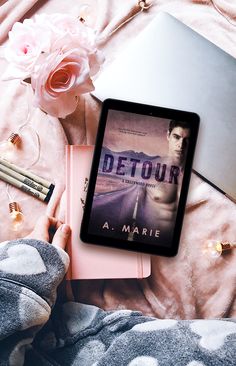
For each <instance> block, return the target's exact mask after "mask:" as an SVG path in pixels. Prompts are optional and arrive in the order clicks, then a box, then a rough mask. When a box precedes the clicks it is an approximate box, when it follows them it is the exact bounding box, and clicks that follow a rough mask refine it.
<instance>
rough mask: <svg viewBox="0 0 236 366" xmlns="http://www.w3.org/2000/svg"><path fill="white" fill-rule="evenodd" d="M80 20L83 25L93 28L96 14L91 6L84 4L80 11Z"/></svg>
mask: <svg viewBox="0 0 236 366" xmlns="http://www.w3.org/2000/svg"><path fill="white" fill-rule="evenodd" d="M79 20H80V21H81V22H82V23H86V24H87V25H90V26H92V25H93V23H94V21H95V14H94V11H93V8H92V6H91V5H88V4H84V5H82V6H81V8H80V10H79Z"/></svg>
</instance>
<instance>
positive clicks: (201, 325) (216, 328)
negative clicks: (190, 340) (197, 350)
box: [190, 320, 236, 351]
mask: <svg viewBox="0 0 236 366" xmlns="http://www.w3.org/2000/svg"><path fill="white" fill-rule="evenodd" d="M190 328H191V330H192V331H193V332H194V333H197V334H198V335H199V336H201V337H202V338H201V340H200V342H199V343H200V345H201V346H202V347H204V348H206V349H208V350H209V351H215V350H217V349H218V348H220V347H221V346H223V344H224V342H225V338H226V337H227V336H228V335H230V334H233V333H236V324H235V323H233V322H229V321H222V320H208V321H206V320H197V321H195V322H194V323H192V324H191V325H190Z"/></svg>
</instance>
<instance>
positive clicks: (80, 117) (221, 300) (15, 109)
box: [0, 0, 236, 319]
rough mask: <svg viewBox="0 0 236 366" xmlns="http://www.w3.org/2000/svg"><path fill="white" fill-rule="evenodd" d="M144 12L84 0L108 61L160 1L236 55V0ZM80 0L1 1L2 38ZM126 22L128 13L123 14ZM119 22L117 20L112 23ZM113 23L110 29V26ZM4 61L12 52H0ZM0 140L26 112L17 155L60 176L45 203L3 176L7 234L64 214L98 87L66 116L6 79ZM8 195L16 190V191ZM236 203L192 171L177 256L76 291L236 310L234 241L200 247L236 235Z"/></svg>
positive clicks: (0, 228)
mask: <svg viewBox="0 0 236 366" xmlns="http://www.w3.org/2000/svg"><path fill="white" fill-rule="evenodd" d="M152 3H153V4H152V6H151V7H150V9H149V10H148V11H143V12H142V13H138V14H137V15H136V16H134V17H133V19H132V20H130V21H127V22H126V20H127V19H128V18H129V17H131V16H133V15H135V14H136V13H137V9H138V7H137V1H134V0H122V1H115V0H109V1H108V0H89V1H88V0H86V4H90V5H91V14H90V23H91V25H94V27H95V28H96V29H97V31H98V33H99V35H100V47H101V49H102V50H103V51H104V54H105V57H106V61H105V63H104V66H103V68H104V69H105V68H106V66H107V65H108V64H109V63H110V62H112V60H113V59H114V58H115V57H116V55H117V54H119V52H120V50H122V48H123V47H124V46H126V45H127V44H128V42H130V41H131V40H132V38H133V37H135V36H136V35H137V34H138V33H139V32H141V31H142V29H144V28H145V26H146V25H147V24H148V23H149V22H150V21H151V20H152V19H153V18H154V17H155V15H156V14H157V13H158V12H159V11H167V12H169V13H171V14H172V15H174V16H175V17H177V18H178V19H180V20H181V21H183V22H184V23H185V24H187V25H189V26H190V27H192V28H193V29H195V30H196V31H198V32H199V33H200V34H202V35H203V36H205V37H206V38H208V39H209V40H211V41H212V42H213V43H215V44H217V45H218V46H219V47H221V48H223V49H224V50H225V51H226V52H228V53H230V54H231V55H233V56H234V57H236V47H235V44H236V42H235V41H236V32H235V23H236V5H235V4H234V2H232V1H231V0H214V3H213V2H212V1H210V0H205V1H204V0H159V1H153V2H152ZM81 5H83V2H82V1H81V0H80V1H77V2H76V3H75V2H74V1H73V0H68V1H66V2H65V1H63V0H50V1H40V0H38V1H37V0H34V1H27V0H22V1H21V2H19V1H17V0H12V1H0V22H1V24H0V42H1V49H0V52H1V53H2V48H3V47H4V45H5V44H6V42H7V33H8V31H9V30H10V29H11V27H12V25H13V23H14V22H15V21H17V20H20V19H23V18H25V17H32V16H33V15H34V14H35V13H37V14H40V13H45V12H46V13H53V12H64V13H68V14H73V15H74V14H78V15H79V9H80V6H81ZM124 22H125V24H123V25H122V23H124ZM119 25H122V26H121V27H120V28H119V30H118V31H117V32H115V33H112V32H113V30H114V29H115V28H116V27H118V26H119ZM111 33H112V34H111ZM0 68H1V71H2V72H3V71H4V70H5V69H6V62H5V61H4V59H2V58H1V59H0ZM0 96H1V97H0V111H1V130H0V141H3V140H4V139H6V138H7V137H8V136H9V135H10V133H11V132H16V131H17V130H18V128H19V126H20V125H22V124H23V123H24V122H25V121H26V120H27V121H28V123H27V125H26V126H25V128H24V129H23V130H22V131H21V135H22V144H21V146H20V147H19V148H18V150H17V154H15V155H14V161H15V162H16V163H17V164H19V165H22V166H24V167H26V168H29V169H30V170H32V171H33V172H35V173H37V174H39V175H42V176H43V177H44V178H46V179H48V180H50V181H52V182H54V183H55V184H56V189H55V192H54V194H53V196H52V198H51V200H50V203H49V204H48V205H45V204H44V203H42V202H40V201H37V200H35V199H34V198H32V197H30V196H27V195H26V194H24V193H22V192H20V191H19V190H16V189H15V188H13V187H7V186H6V184H5V183H3V182H0V200H1V206H0V215H1V221H0V241H3V240H9V239H13V238H16V237H22V236H24V235H26V234H28V233H29V231H31V230H32V228H33V226H34V223H35V221H36V219H37V217H38V216H39V215H40V214H42V213H45V212H46V213H47V214H49V215H56V216H58V217H59V218H60V219H63V218H64V214H65V205H64V199H63V192H64V187H65V176H64V167H65V154H64V146H65V144H67V143H70V144H84V143H88V144H93V143H94V141H95V136H96V129H97V121H98V116H99V112H100V108H101V105H100V103H99V102H97V101H96V100H95V99H94V98H93V97H92V96H91V95H86V96H84V97H81V98H80V100H79V103H78V107H77V109H76V111H75V112H74V113H73V114H71V115H70V116H68V117H67V118H66V119H64V120H58V119H57V118H54V117H50V116H48V115H46V114H45V113H43V112H42V111H40V110H38V109H34V108H32V106H31V105H32V103H31V101H32V95H31V93H30V91H29V90H28V91H27V88H26V86H24V85H21V84H19V82H17V81H10V82H3V81H0ZM9 195H10V197H9ZM9 199H12V200H16V201H18V202H19V203H20V205H21V208H22V211H23V213H24V215H25V224H24V226H23V227H22V229H21V231H20V232H18V233H15V232H14V231H12V227H11V221H10V218H9V215H8V213H7V211H8V203H9ZM235 222H236V206H235V204H234V203H232V202H231V201H230V200H228V199H227V198H226V197H224V196H223V195H222V194H220V193H219V192H217V191H216V190H215V189H213V188H212V187H211V186H209V185H208V184H206V183H205V182H203V181H201V180H200V179H199V178H198V177H196V176H195V175H194V174H192V179H191V187H190V193H189V197H188V205H187V208H186V215H185V220H184V226H183V231H182V236H181V245H180V251H179V254H178V255H177V256H176V257H175V258H172V259H168V258H161V257H153V258H152V275H151V277H149V278H148V279H145V280H124V281H121V280H113V281H109V280H106V281H105V280H101V281H83V282H80V283H78V282H75V283H73V290H74V294H75V298H76V299H78V300H80V301H83V302H86V303H93V304H96V305H99V306H101V307H103V308H104V309H114V308H132V309H138V310H141V311H143V312H144V313H146V314H149V315H155V316H158V317H160V318H168V317H171V318H182V319H187V318H188V319H189V318H210V317H235V315H236V301H235V300H236V299H235V281H236V265H235V264H236V251H231V252H229V253H227V254H225V255H223V256H221V257H220V258H219V259H218V260H209V259H208V258H207V257H204V256H203V255H202V253H201V247H202V245H203V243H204V241H205V240H206V239H211V238H213V239H219V240H232V241H235V240H236V228H235Z"/></svg>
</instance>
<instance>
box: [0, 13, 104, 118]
mask: <svg viewBox="0 0 236 366" xmlns="http://www.w3.org/2000/svg"><path fill="white" fill-rule="evenodd" d="M5 57H6V59H7V61H8V62H9V66H8V69H7V71H6V72H5V74H4V76H3V77H2V79H3V80H9V79H16V78H19V79H22V80H24V79H28V80H27V81H28V82H31V85H32V88H33V90H34V104H35V106H37V107H39V108H41V109H42V110H43V111H45V112H47V113H49V114H51V115H52V116H56V117H62V118H64V117H65V116H66V115H68V114H70V113H72V112H73V111H74V110H75V108H76V105H77V101H78V96H79V95H81V94H84V93H88V92H90V91H92V90H93V89H94V87H93V83H92V80H91V77H92V76H93V75H95V73H97V72H98V70H99V68H100V65H101V63H102V62H103V61H104V60H103V56H102V53H101V52H100V51H98V50H97V46H96V34H95V32H94V30H93V29H92V28H90V27H87V26H86V25H85V24H82V23H81V22H80V21H79V20H78V19H77V18H75V17H72V16H69V15H64V14H51V15H47V14H41V15H36V16H35V18H34V19H33V20H30V19H26V20H24V22H23V23H18V22H17V23H15V24H14V26H13V28H12V31H11V32H9V44H8V46H7V47H6V50H5Z"/></svg>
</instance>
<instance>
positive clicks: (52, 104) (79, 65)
mask: <svg viewBox="0 0 236 366" xmlns="http://www.w3.org/2000/svg"><path fill="white" fill-rule="evenodd" d="M90 63H92V66H93V68H95V69H97V68H98V67H99V58H98V59H96V56H95V55H94V54H92V55H91V60H90V57H89V55H88V54H87V52H85V51H84V50H83V49H71V50H69V51H67V52H65V53H61V52H59V53H58V52H55V53H52V54H50V55H49V56H48V57H47V58H46V59H45V60H44V62H43V63H41V64H39V65H38V67H37V71H36V72H35V73H33V74H32V77H31V84H32V87H33V89H34V93H35V99H34V103H35V106H37V107H40V108H41V109H42V110H43V111H45V112H47V113H49V114H50V115H52V116H56V117H61V118H65V117H66V115H68V114H70V113H72V112H73V111H74V110H75V108H76V106H77V101H78V96H79V95H80V94H84V93H87V92H90V91H92V90H93V89H94V87H93V83H92V80H91V78H90V73H91V67H90ZM95 64H96V65H95Z"/></svg>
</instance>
